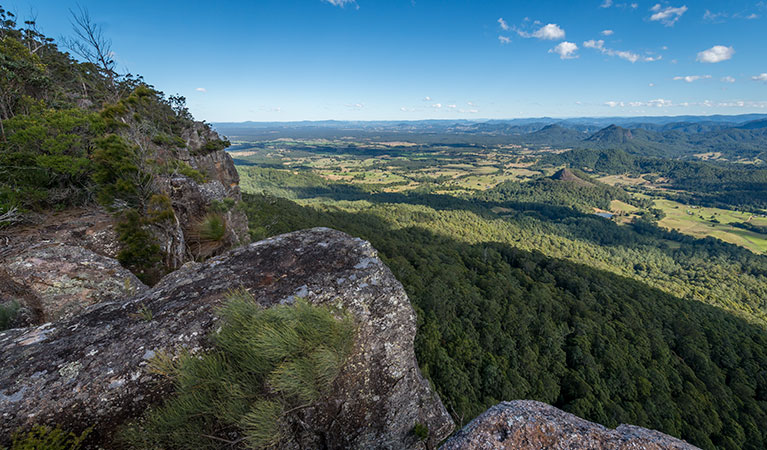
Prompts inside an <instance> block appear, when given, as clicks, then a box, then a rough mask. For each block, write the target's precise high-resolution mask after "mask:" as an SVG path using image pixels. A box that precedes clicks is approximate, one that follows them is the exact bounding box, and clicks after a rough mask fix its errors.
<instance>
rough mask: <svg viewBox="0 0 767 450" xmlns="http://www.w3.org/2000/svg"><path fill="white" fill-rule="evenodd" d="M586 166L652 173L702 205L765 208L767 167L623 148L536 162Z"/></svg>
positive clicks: (677, 193)
mask: <svg viewBox="0 0 767 450" xmlns="http://www.w3.org/2000/svg"><path fill="white" fill-rule="evenodd" d="M538 165H539V166H543V165H555V166H561V165H566V166H568V167H573V168H577V169H582V168H588V169H589V170H594V171H596V172H601V173H609V174H632V175H641V174H654V176H655V178H656V179H657V178H664V179H667V180H668V184H669V187H670V188H671V189H672V191H671V192H670V193H669V195H672V196H673V197H674V199H675V200H678V201H682V202H684V203H692V204H700V205H704V206H713V207H722V208H734V209H747V210H755V211H759V210H766V209H767V196H765V195H764V193H765V191H767V168H764V167H762V166H757V167H755V166H750V165H745V164H733V163H714V162H704V161H679V160H671V159H661V158H650V157H644V156H636V155H631V154H628V153H626V152H624V151H622V150H615V149H610V150H594V149H584V150H572V151H569V152H565V153H561V154H557V155H550V156H547V157H544V158H542V159H541V160H540V161H539V162H538Z"/></svg>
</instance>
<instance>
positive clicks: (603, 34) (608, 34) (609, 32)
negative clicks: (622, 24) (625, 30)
mask: <svg viewBox="0 0 767 450" xmlns="http://www.w3.org/2000/svg"><path fill="white" fill-rule="evenodd" d="M613 33H614V32H613V30H602V33H601V34H602V36H612V35H613Z"/></svg>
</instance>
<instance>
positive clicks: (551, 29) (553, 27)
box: [533, 23, 565, 41]
mask: <svg viewBox="0 0 767 450" xmlns="http://www.w3.org/2000/svg"><path fill="white" fill-rule="evenodd" d="M533 37H536V38H538V39H546V40H550V41H558V40H560V39H564V38H565V30H563V29H562V28H560V27H559V25H557V24H555V23H550V24H547V25H544V26H542V27H541V28H540V29H538V31H536V32H535V33H533Z"/></svg>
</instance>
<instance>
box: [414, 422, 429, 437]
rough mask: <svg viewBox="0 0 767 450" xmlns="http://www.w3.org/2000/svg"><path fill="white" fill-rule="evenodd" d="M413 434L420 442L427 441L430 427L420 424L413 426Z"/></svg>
mask: <svg viewBox="0 0 767 450" xmlns="http://www.w3.org/2000/svg"><path fill="white" fill-rule="evenodd" d="M413 434H414V435H415V437H417V438H418V440H421V441H425V440H426V439H428V438H429V427H427V426H426V425H424V424H422V423H420V422H418V423H416V424H415V426H413Z"/></svg>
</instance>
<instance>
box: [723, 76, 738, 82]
mask: <svg viewBox="0 0 767 450" xmlns="http://www.w3.org/2000/svg"><path fill="white" fill-rule="evenodd" d="M734 82H735V77H731V76H729V75H728V76H726V77H722V83H734Z"/></svg>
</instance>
